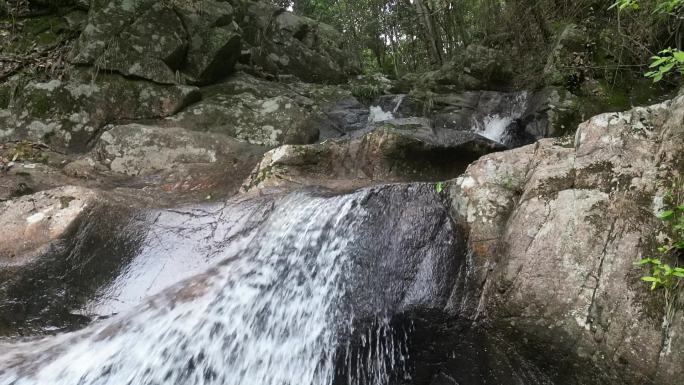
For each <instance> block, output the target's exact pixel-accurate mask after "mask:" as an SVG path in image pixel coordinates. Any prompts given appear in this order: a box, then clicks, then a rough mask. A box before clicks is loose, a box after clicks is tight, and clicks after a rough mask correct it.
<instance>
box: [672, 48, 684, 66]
mask: <svg viewBox="0 0 684 385" xmlns="http://www.w3.org/2000/svg"><path fill="white" fill-rule="evenodd" d="M672 56H674V58H675V60H677V61H678V62H680V63H683V62H684V52H683V51H679V50H677V51H674V53H672Z"/></svg>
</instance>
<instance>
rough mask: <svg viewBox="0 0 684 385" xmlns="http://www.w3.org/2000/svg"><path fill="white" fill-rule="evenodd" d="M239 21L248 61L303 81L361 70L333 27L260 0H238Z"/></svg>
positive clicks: (338, 79)
mask: <svg viewBox="0 0 684 385" xmlns="http://www.w3.org/2000/svg"><path fill="white" fill-rule="evenodd" d="M236 3H239V4H240V5H238V6H237V7H239V13H240V15H241V16H240V18H239V19H238V20H237V21H238V24H239V25H240V26H241V27H242V28H243V30H244V32H245V33H244V39H245V40H246V42H247V44H249V63H250V64H254V65H257V66H259V67H261V68H263V69H264V70H266V71H268V72H271V73H275V74H281V73H282V74H292V75H295V76H297V77H299V78H300V79H302V80H304V81H309V82H325V83H342V82H344V81H346V80H347V77H348V75H350V74H355V73H358V72H360V71H359V66H358V63H357V62H356V61H355V60H354V55H353V54H352V53H351V52H350V51H348V50H347V49H345V48H344V44H343V41H342V37H341V35H340V34H339V32H337V31H336V30H335V29H334V28H333V27H331V26H329V25H326V24H323V23H320V22H317V21H315V20H312V19H309V18H306V17H303V16H297V15H295V14H293V13H291V12H287V11H285V10H284V9H282V8H279V7H277V6H274V5H271V4H268V3H266V2H261V1H252V0H240V1H236Z"/></svg>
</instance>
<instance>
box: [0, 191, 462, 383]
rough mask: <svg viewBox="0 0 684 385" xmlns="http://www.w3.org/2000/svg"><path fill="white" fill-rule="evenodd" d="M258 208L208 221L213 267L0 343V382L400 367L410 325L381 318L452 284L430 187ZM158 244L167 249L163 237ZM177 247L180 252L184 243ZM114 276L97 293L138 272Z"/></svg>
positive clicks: (367, 373)
mask: <svg viewBox="0 0 684 385" xmlns="http://www.w3.org/2000/svg"><path fill="white" fill-rule="evenodd" d="M225 209H226V210H229V211H230V210H231V207H230V205H226V207H225ZM232 210H235V207H233V208H232ZM196 213H197V211H196ZM261 214H262V215H264V214H265V218H264V220H263V221H256V222H251V223H249V224H247V223H246V222H245V221H244V220H242V221H240V220H234V221H232V222H231V221H228V222H229V223H232V227H233V228H232V229H231V230H230V231H226V230H225V229H224V230H223V231H218V235H216V237H215V238H214V239H215V240H216V239H223V240H224V242H223V248H218V249H214V251H215V252H216V253H217V254H216V255H214V256H212V258H214V260H217V261H220V262H218V264H216V265H214V266H213V267H211V268H209V269H208V270H207V271H205V272H203V273H201V274H199V275H196V276H195V277H192V278H189V279H187V280H186V281H184V282H181V283H179V284H177V285H175V286H173V287H171V288H169V289H167V290H164V291H162V292H161V293H159V294H156V295H154V296H152V297H150V298H149V299H147V300H145V301H144V302H143V303H141V304H140V305H138V306H137V307H134V308H132V309H131V310H130V311H128V312H123V313H121V314H120V315H117V316H114V317H112V318H110V319H108V320H103V321H100V322H98V323H94V324H93V325H91V326H90V327H88V328H86V329H84V330H82V331H78V332H74V333H68V334H62V335H58V336H54V337H48V338H45V339H42V340H34V341H25V342H5V343H4V345H2V346H1V349H0V350H1V351H2V353H0V362H1V363H2V364H1V365H2V366H0V384H2V385H10V384H11V385H37V384H55V385H72V384H92V385H95V384H98V385H105V384H111V385H119V384H141V385H142V384H150V385H151V384H272V385H276V384H291V383H293V381H295V382H296V383H298V384H332V383H340V384H342V383H347V384H386V383H389V382H390V380H391V379H393V378H410V374H409V373H408V369H409V368H408V366H409V363H408V358H409V349H408V346H407V341H408V336H409V333H410V331H411V326H410V322H409V323H407V322H404V321H402V322H400V324H401V325H397V323H396V320H397V318H396V317H395V316H396V315H397V314H401V313H405V312H406V311H408V310H410V309H415V308H423V307H427V308H430V307H433V308H437V309H440V308H443V307H444V306H445V305H446V304H447V302H448V299H449V296H450V294H451V293H452V291H453V285H454V282H452V281H451V278H450V276H451V275H452V273H453V272H455V271H456V270H457V269H458V265H459V264H460V263H461V262H462V261H460V259H459V258H455V256H457V255H459V253H460V251H459V250H462V244H461V241H460V240H458V239H457V238H456V236H457V232H455V231H454V228H453V226H452V225H451V223H450V220H449V219H448V214H447V210H446V208H445V207H444V206H443V205H442V204H441V203H440V202H439V199H438V197H437V195H436V194H435V193H434V190H433V189H432V186H429V185H397V186H385V187H377V188H373V189H365V190H360V191H358V192H355V193H351V194H347V195H341V196H326V194H323V193H321V192H315V191H309V192H296V193H292V194H290V195H287V196H285V197H282V198H277V199H275V200H274V203H273V209H272V211H270V212H268V213H263V212H262V213H261ZM168 215H170V214H167V217H166V218H163V219H162V220H165V221H168V223H167V224H168V225H169V227H172V226H177V228H179V229H181V231H182V232H183V231H184V232H188V231H189V232H192V229H191V228H192V227H193V226H194V227H195V229H202V228H203V227H207V223H205V222H206V221H204V222H203V221H197V222H195V223H193V224H190V225H188V226H187V227H186V228H183V227H182V226H179V223H177V222H174V221H173V220H171V219H170V218H169V217H168ZM237 217H238V218H239V217H240V216H237ZM160 218H161V217H160ZM247 222H249V221H247ZM238 230H240V231H238ZM236 234H241V235H240V236H237V237H236V236H235V235H236ZM200 235H201V234H200ZM206 239H207V238H206V237H202V236H197V237H196V238H195V240H194V242H195V244H196V245H197V244H201V243H206V242H207V240H206ZM185 240H186V241H189V240H191V238H185ZM166 243H167V244H166V246H167V247H169V248H173V247H174V244H173V243H171V238H170V237H167V239H166ZM236 244H237V245H236ZM143 250H144V249H143ZM181 250H182V251H185V252H188V253H191V252H193V251H192V250H193V249H192V248H191V247H189V246H187V245H186V246H185V247H183V248H182V249H181ZM216 250H219V251H216ZM148 252H149V251H148ZM144 253H145V251H143V252H142V254H144ZM202 257H204V256H203V255H197V258H202ZM138 260H140V261H145V256H144V255H142V256H140V257H139V258H138ZM169 261H172V260H169ZM136 266H137V267H140V266H141V264H140V263H136V262H134V263H133V264H132V265H131V267H132V268H135V267H136ZM142 270H143V271H145V269H142ZM162 270H163V269H162ZM143 276H146V277H149V274H147V273H146V274H143ZM122 277H123V278H120V279H119V281H118V282H119V284H117V283H116V282H115V283H114V284H112V285H111V286H112V287H118V288H119V289H118V290H119V291H118V292H116V291H114V293H115V294H112V295H111V296H113V297H116V296H119V298H129V297H130V295H127V294H126V293H127V292H128V293H134V292H136V290H139V289H136V288H139V286H140V285H139V284H140V282H141V280H140V279H138V280H136V279H135V278H130V277H128V278H127V275H126V274H124V275H123V276H122ZM113 300H116V298H110V301H113ZM131 301H132V300H129V303H130V302H131Z"/></svg>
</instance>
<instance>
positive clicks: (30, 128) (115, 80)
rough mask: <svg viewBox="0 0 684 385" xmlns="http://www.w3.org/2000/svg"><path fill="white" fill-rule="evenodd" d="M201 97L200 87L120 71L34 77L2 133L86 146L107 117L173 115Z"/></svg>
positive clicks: (14, 102) (15, 103)
mask: <svg viewBox="0 0 684 385" xmlns="http://www.w3.org/2000/svg"><path fill="white" fill-rule="evenodd" d="M199 97H200V95H199V93H198V92H197V88H196V87H190V86H171V85H169V86H164V85H159V84H155V83H151V82H145V81H134V80H130V79H126V78H123V77H121V76H119V75H99V76H97V77H96V78H95V79H91V80H88V79H87V78H83V79H80V78H78V77H74V78H73V79H72V80H68V81H61V80H56V79H54V80H50V81H48V82H30V83H28V84H27V85H26V86H25V87H24V88H23V89H21V90H19V91H18V92H17V93H16V94H15V96H14V98H13V99H12V102H11V104H10V106H9V108H8V110H9V115H8V116H6V117H5V118H4V119H5V124H4V126H0V137H1V138H7V139H31V140H37V141H45V142H47V143H49V144H51V145H53V146H55V147H56V148H62V149H70V150H76V151H83V150H85V149H86V148H87V145H88V144H89V142H90V141H91V140H92V139H93V138H94V137H96V135H97V134H98V133H99V130H100V129H101V128H102V127H103V126H104V125H106V124H108V123H114V122H119V121H126V120H133V119H154V118H161V117H165V116H169V115H171V114H173V113H175V112H177V111H179V110H180V109H181V108H183V107H184V106H186V105H188V104H190V103H191V102H193V101H195V100H198V99H199ZM0 119H2V118H0Z"/></svg>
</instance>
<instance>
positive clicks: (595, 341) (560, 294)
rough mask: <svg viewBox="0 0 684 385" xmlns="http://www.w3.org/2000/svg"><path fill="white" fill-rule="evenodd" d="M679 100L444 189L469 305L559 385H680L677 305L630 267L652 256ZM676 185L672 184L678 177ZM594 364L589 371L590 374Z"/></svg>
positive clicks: (547, 142) (534, 149)
mask: <svg viewBox="0 0 684 385" xmlns="http://www.w3.org/2000/svg"><path fill="white" fill-rule="evenodd" d="M682 121H684V98H681V97H680V98H677V99H674V100H672V101H670V102H666V103H662V104H658V105H654V106H651V107H646V108H635V109H633V110H631V111H629V112H625V113H610V114H604V115H599V116H596V117H594V118H592V119H591V120H589V121H588V122H586V123H584V124H582V125H580V127H579V128H578V130H577V134H576V137H575V141H574V143H572V141H569V142H568V141H565V142H563V141H555V140H552V139H544V140H541V141H539V142H538V143H537V144H536V145H533V146H526V147H522V148H519V149H517V150H514V151H509V152H503V153H497V154H492V155H488V156H485V157H483V158H482V159H480V160H479V161H477V162H475V163H474V164H472V165H471V166H470V167H469V168H468V170H467V172H466V173H465V174H464V175H463V176H461V177H459V178H458V179H457V180H456V181H455V182H454V183H453V184H452V186H451V189H450V193H451V198H452V202H453V207H454V217H456V218H460V222H461V223H462V224H463V225H464V226H466V227H467V228H468V229H469V230H468V231H469V243H470V247H471V249H472V251H473V262H474V267H473V269H474V270H473V271H475V272H476V273H475V274H474V275H473V278H472V280H473V285H474V287H481V288H482V290H481V294H480V295H481V297H480V298H481V300H480V305H479V308H473V309H471V311H472V312H473V313H474V314H476V315H477V316H478V317H484V318H485V319H486V320H488V321H489V322H490V326H491V328H492V330H494V331H496V332H497V333H500V334H501V335H503V336H505V338H508V339H509V340H511V341H514V342H515V344H516V345H517V346H518V347H519V349H521V351H523V352H525V354H526V355H527V356H528V357H532V358H533V359H534V360H536V362H538V363H540V364H541V366H542V367H543V368H544V370H546V371H547V372H548V373H554V377H555V378H554V380H555V381H558V383H562V384H583V383H601V384H644V383H658V384H675V383H678V379H679V378H681V376H682V375H683V372H682V370H683V369H682V366H681V362H682V361H683V360H684V339H682V335H683V334H682V332H683V330H684V329H682V328H683V327H684V323H682V322H681V319H682V318H681V317H682V310H681V308H680V307H679V306H676V307H675V309H676V311H675V314H674V316H673V318H672V321H673V322H672V323H671V326H670V327H669V328H667V327H665V326H664V325H667V322H666V323H664V322H663V319H664V318H663V317H665V311H664V306H663V304H662V302H661V300H660V298H661V295H660V294H659V293H658V292H657V291H656V292H650V291H649V290H648V287H647V286H645V285H644V283H643V282H641V281H640V280H639V277H640V276H642V275H644V274H645V272H644V271H641V270H640V269H639V268H636V267H635V266H634V265H633V263H634V262H635V261H637V260H639V259H640V258H641V257H642V256H649V255H654V253H655V252H656V250H654V246H653V244H654V242H653V239H654V237H656V236H657V234H658V232H659V227H658V223H659V221H658V220H657V219H656V214H657V213H658V210H660V207H662V201H663V196H664V195H665V194H666V192H667V191H668V190H669V189H671V188H674V189H678V188H681V186H678V185H677V182H675V181H676V180H677V178H678V175H680V173H681V172H682V171H683V170H684V153H683V152H682V149H684V131H682V127H683V126H682ZM673 183H674V185H673ZM588 368H591V369H588Z"/></svg>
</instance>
